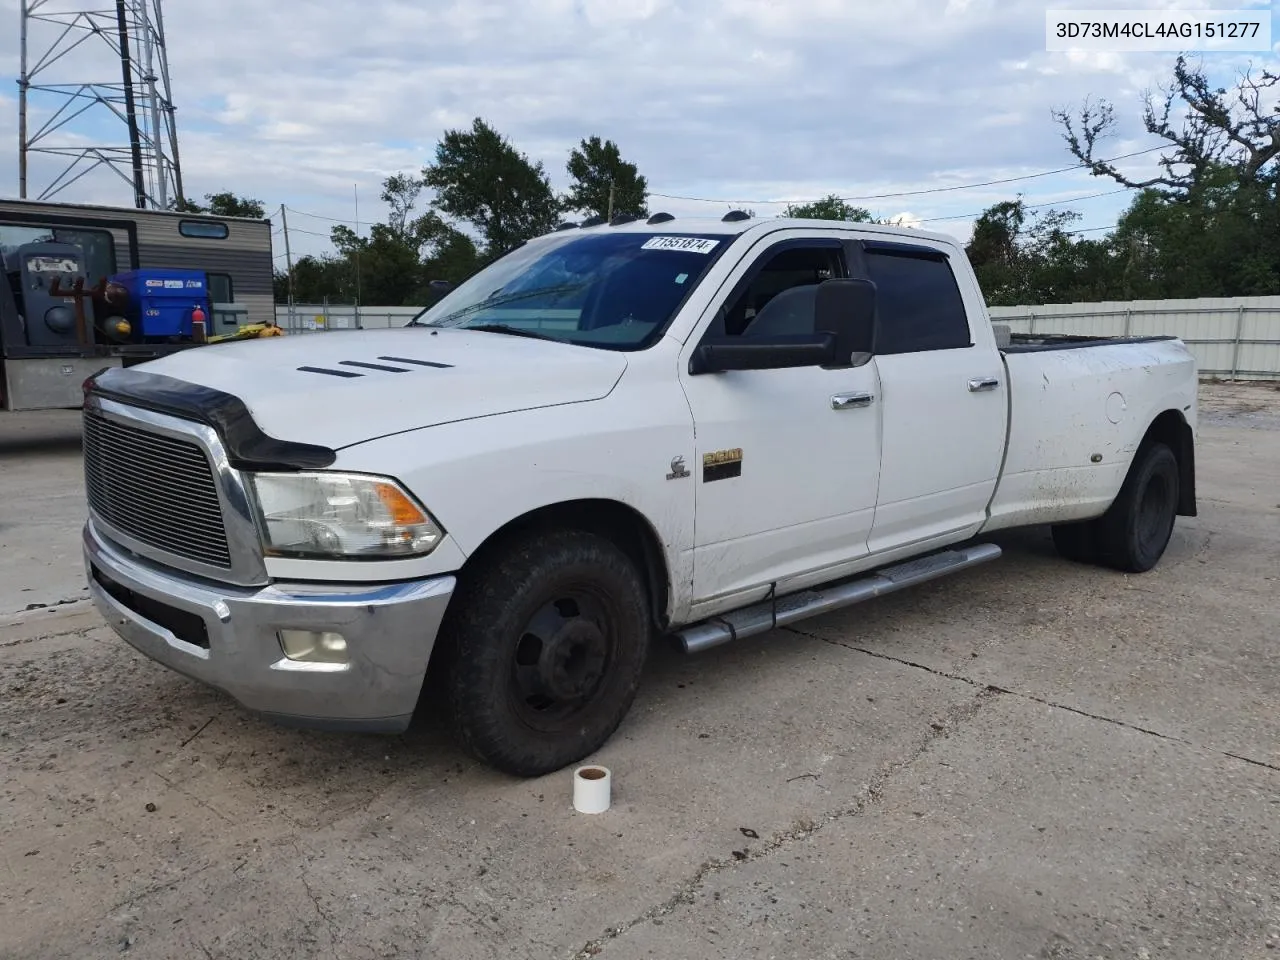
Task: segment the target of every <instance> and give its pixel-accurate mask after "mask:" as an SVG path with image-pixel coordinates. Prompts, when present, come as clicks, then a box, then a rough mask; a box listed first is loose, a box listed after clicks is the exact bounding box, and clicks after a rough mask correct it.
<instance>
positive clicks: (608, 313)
mask: <svg viewBox="0 0 1280 960" xmlns="http://www.w3.org/2000/svg"><path fill="white" fill-rule="evenodd" d="M732 239H733V237H732V236H705V235H704V236H698V237H693V236H680V235H657V234H650V233H632V232H625V233H589V234H582V233H577V232H570V231H566V232H565V234H564V235H563V236H552V237H549V238H546V239H542V240H537V241H535V242H533V243H530V244H528V245H527V246H524V247H521V248H519V249H518V250H515V251H513V252H512V253H509V254H508V255H507V256H505V257H503V258H502V259H501V260H498V261H497V262H495V263H493V264H491V265H490V266H488V267H486V268H485V269H484V270H482V271H480V273H478V274H476V275H475V276H474V277H472V278H471V279H469V280H467V281H466V282H465V283H463V284H462V285H461V286H460V287H458V289H456V290H454V291H453V292H451V293H450V294H449V295H448V296H446V297H445V298H444V299H443V300H441V301H440V302H439V303H437V304H435V305H434V306H432V307H430V308H428V309H427V310H424V311H423V312H422V313H420V314H418V316H416V317H414V319H413V320H411V321H410V326H423V325H426V326H436V327H470V328H477V327H478V328H481V329H488V330H494V331H495V332H504V333H522V334H526V335H529V336H537V337H545V338H547V339H554V340H562V341H565V342H567V343H576V344H582V345H584V346H599V347H607V348H610V349H621V350H628V349H630V350H634V349H639V348H641V347H643V346H647V345H648V344H649V343H650V342H652V339H653V337H654V336H656V335H657V334H658V333H659V332H660V331H661V330H662V329H663V328H665V327H666V325H667V323H668V322H669V321H670V320H671V317H672V316H673V315H674V314H675V312H676V310H677V309H678V308H679V306H680V304H681V303H682V302H683V301H684V298H685V297H686V296H687V295H688V293H689V291H690V290H692V289H693V287H694V286H695V285H696V284H697V282H698V281H699V280H700V279H701V278H702V276H703V274H704V273H706V271H707V269H708V267H709V266H710V265H711V264H712V263H714V262H715V260H716V258H717V257H718V256H719V254H720V253H721V252H722V251H723V250H724V248H726V247H727V246H728V245H729V243H730V241H731V240H732Z"/></svg>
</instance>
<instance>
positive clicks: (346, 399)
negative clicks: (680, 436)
mask: <svg viewBox="0 0 1280 960" xmlns="http://www.w3.org/2000/svg"><path fill="white" fill-rule="evenodd" d="M626 367H627V360H626V357H625V355H623V354H621V353H618V352H615V351H610V350H598V349H592V348H590V347H579V346H574V345H571V344H565V343H556V342H552V341H549V340H536V339H532V338H528V337H518V336H511V335H508V334H500V333H486V332H481V331H472V330H459V329H448V328H441V329H434V328H426V327H410V328H402V329H394V330H352V331H328V332H324V333H315V334H299V335H295V336H284V337H272V338H267V339H260V340H242V341H236V342H234V343H223V344H211V345H209V346H203V347H194V348H192V349H190V350H183V351H180V352H178V353H173V354H170V355H169V356H167V357H161V358H159V359H157V360H152V361H150V362H148V363H145V364H140V365H138V366H137V367H134V368H133V369H135V370H137V371H139V372H144V371H145V372H150V373H157V374H163V375H164V376H167V377H172V378H174V379H177V380H184V381H187V382H188V383H194V384H198V385H200V386H204V387H211V388H213V389H215V390H221V391H223V392H224V393H229V394H232V395H233V396H235V397H238V398H239V399H240V400H241V401H242V402H243V403H244V405H245V406H246V407H247V408H248V410H249V413H250V414H251V415H252V416H253V419H254V421H255V422H256V423H257V424H258V426H259V427H260V428H261V429H262V431H263V432H264V433H266V434H268V435H270V436H272V437H275V438H276V439H278V440H286V441H293V442H297V443H310V444H317V445H320V446H325V447H329V448H331V449H339V448H341V447H345V446H350V445H351V444H354V443H360V442H362V441H365V440H373V439H375V438H377V437H383V436H387V435H388V434H393V433H400V432H403V431H405V430H414V429H417V428H420V427H430V426H435V425H437V424H443V423H453V422H456V421H459V420H471V419H474V418H476V417H489V416H493V415H495V414H501V413H512V412H514V411H517V410H532V409H536V408H539V407H550V406H555V405H558V404H564V403H581V402H583V401H588V400H598V399H600V398H602V397H604V396H607V395H608V393H609V391H611V390H612V389H613V387H614V385H615V384H616V383H617V382H618V379H619V378H620V377H621V376H622V373H623V371H624V370H625V369H626Z"/></svg>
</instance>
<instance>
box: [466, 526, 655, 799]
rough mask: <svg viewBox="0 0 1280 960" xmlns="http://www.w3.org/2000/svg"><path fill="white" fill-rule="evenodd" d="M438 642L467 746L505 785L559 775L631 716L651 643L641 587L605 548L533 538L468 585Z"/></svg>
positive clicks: (568, 539) (584, 538)
mask: <svg viewBox="0 0 1280 960" xmlns="http://www.w3.org/2000/svg"><path fill="white" fill-rule="evenodd" d="M441 639H442V641H443V642H444V643H445V644H446V645H447V648H448V657H447V662H448V667H447V674H446V677H445V687H446V695H447V700H448V707H449V713H450V718H451V722H452V725H453V727H454V730H455V732H456V734H457V736H458V739H459V741H460V742H461V743H462V745H463V746H464V747H465V748H466V749H467V750H468V752H470V753H471V754H472V755H474V756H475V757H476V758H477V759H479V760H482V761H484V762H485V763H487V764H489V765H490V766H492V767H494V768H496V769H498V770H500V771H502V772H504V773H509V774H512V775H514V776H520V777H536V776H541V775H543V774H547V773H552V772H554V771H556V770H559V769H561V768H563V767H565V766H568V765H569V764H571V763H575V762H577V761H579V760H581V759H583V758H584V757H586V756H587V755H588V754H590V753H592V752H593V751H595V750H597V749H598V748H599V747H601V746H602V745H603V744H604V743H605V742H606V741H607V740H608V739H609V738H610V737H611V736H612V735H613V733H614V731H615V730H617V728H618V726H619V724H621V722H622V720H623V718H624V717H625V716H626V714H627V712H628V710H629V709H630V708H631V704H632V702H633V700H634V699H635V695H636V690H637V688H638V687H639V683H640V675H641V672H642V671H643V669H644V664H645V660H646V658H647V656H648V648H649V640H650V618H649V603H648V595H647V591H646V588H645V581H644V578H643V576H642V575H641V573H640V572H639V571H638V570H637V569H636V565H635V564H634V563H633V562H632V560H631V558H630V557H628V556H627V554H626V553H625V552H624V551H623V550H621V549H620V548H619V547H617V546H616V545H615V544H614V543H612V542H611V541H609V540H607V539H605V538H603V537H600V536H597V535H595V534H590V533H585V532H579V531H556V532H549V533H543V534H529V535H525V536H523V537H521V538H520V539H518V540H515V541H513V542H512V543H510V544H508V545H506V546H504V547H503V548H501V550H500V553H499V554H498V555H496V556H495V557H494V558H493V559H491V560H490V561H489V562H487V563H486V564H485V565H484V566H483V567H482V568H481V569H479V570H478V571H476V573H475V574H473V575H471V576H469V577H467V578H466V580H465V583H463V584H462V585H461V586H460V590H459V593H458V595H456V596H455V597H454V600H453V603H452V604H451V605H450V612H449V615H448V616H447V617H446V623H445V624H444V627H443V630H442V635H441Z"/></svg>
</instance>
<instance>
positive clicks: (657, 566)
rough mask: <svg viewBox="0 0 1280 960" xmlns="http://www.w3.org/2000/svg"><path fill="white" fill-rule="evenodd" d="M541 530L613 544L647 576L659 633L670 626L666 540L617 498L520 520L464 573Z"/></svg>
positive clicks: (568, 504) (489, 542)
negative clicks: (583, 534) (587, 536)
mask: <svg viewBox="0 0 1280 960" xmlns="http://www.w3.org/2000/svg"><path fill="white" fill-rule="evenodd" d="M539 529H556V530H583V531H587V532H590V533H595V534H598V535H600V536H603V537H606V538H608V539H609V540H611V541H613V542H614V543H615V544H617V545H618V546H619V547H621V548H622V549H623V550H624V551H626V552H627V554H628V555H629V556H630V557H631V558H632V560H633V561H634V562H635V563H636V565H637V566H638V567H639V568H640V570H641V571H642V573H643V574H644V577H645V580H646V582H647V584H648V587H649V603H650V608H651V610H652V614H653V622H654V624H655V625H656V626H657V627H658V628H659V629H660V630H665V629H666V628H667V626H669V624H668V619H667V617H668V615H667V607H668V603H669V600H670V597H671V575H670V571H669V570H668V569H667V562H666V555H665V553H664V551H663V549H662V542H661V541H660V540H659V538H658V534H657V533H656V532H655V531H654V529H653V525H652V524H651V523H650V522H649V521H648V519H647V518H645V516H644V515H643V514H641V513H640V512H639V511H637V510H636V509H635V508H633V507H629V506H627V505H626V504H624V503H620V502H618V501H617V500H596V499H585V500H567V501H565V502H563V503H555V504H551V505H549V506H545V507H539V508H538V509H536V510H531V511H530V512H529V513H526V514H524V515H522V516H519V517H516V518H515V519H514V520H511V521H508V522H507V523H505V524H504V525H503V526H501V527H499V528H498V529H497V530H495V531H494V532H493V533H491V534H490V535H489V536H488V537H487V538H486V539H485V540H484V542H483V543H481V544H480V546H479V547H477V548H476V549H475V551H473V552H472V554H471V556H470V558H469V559H468V560H467V563H466V565H464V567H463V568H462V571H461V575H462V576H466V573H467V569H468V568H472V567H475V566H476V565H477V564H480V563H484V562H486V560H487V558H488V556H490V555H491V554H492V553H493V552H494V551H496V550H499V549H501V547H502V545H503V543H504V542H506V541H508V540H510V538H511V537H513V536H519V535H523V534H527V533H530V532H533V531H536V530H539Z"/></svg>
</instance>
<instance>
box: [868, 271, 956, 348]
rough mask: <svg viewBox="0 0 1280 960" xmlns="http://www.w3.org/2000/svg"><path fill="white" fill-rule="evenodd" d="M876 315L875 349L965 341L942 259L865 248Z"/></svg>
mask: <svg viewBox="0 0 1280 960" xmlns="http://www.w3.org/2000/svg"><path fill="white" fill-rule="evenodd" d="M867 272H868V274H869V275H870V279H871V280H872V281H873V282H874V283H875V285H876V309H877V313H878V316H879V327H878V330H877V340H876V353H882V354H887V353H915V352H916V351H920V350H949V349H954V348H956V347H967V346H970V340H969V321H968V318H967V317H966V316H965V310H964V300H963V299H962V298H961V296H960V288H959V287H958V286H957V285H956V278H955V276H954V274H952V272H951V265H950V264H949V263H947V261H946V260H943V259H939V258H936V257H921V256H912V255H910V254H901V253H885V252H881V251H876V250H868V251H867Z"/></svg>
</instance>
